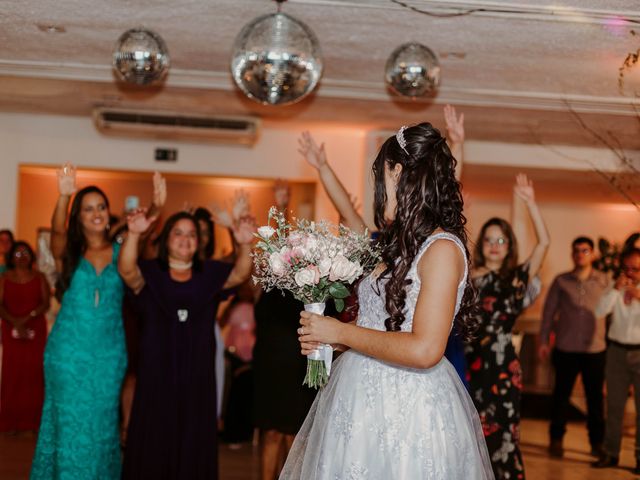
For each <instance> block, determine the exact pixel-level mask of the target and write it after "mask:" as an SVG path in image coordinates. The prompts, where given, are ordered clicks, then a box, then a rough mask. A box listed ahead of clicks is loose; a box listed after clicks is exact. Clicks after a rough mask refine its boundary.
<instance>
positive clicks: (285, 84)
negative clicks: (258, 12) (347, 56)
mask: <svg viewBox="0 0 640 480" xmlns="http://www.w3.org/2000/svg"><path fill="white" fill-rule="evenodd" d="M231 74H232V75H233V80H234V81H235V82H236V84H237V85H238V87H240V89H241V90H242V91H243V92H244V94H245V95H246V96H247V97H249V98H251V99H252V100H255V101H256V102H259V103H262V104H265V105H285V104H288V103H293V102H297V101H298V100H301V99H303V98H304V97H306V96H307V95H308V94H309V93H311V91H313V89H314V88H315V87H316V85H317V84H318V80H319V79H320V76H321V75H322V53H321V51H320V45H319V43H318V39H317V38H316V36H315V34H314V33H313V32H312V31H311V29H310V28H309V27H307V26H306V25H305V24H304V23H302V22H300V21H298V20H296V19H295V18H293V17H290V16H289V15H287V14H285V13H274V14H270V15H264V16H261V17H258V18H256V19H255V20H253V21H251V22H249V23H248V24H247V25H245V26H244V27H243V28H242V30H241V31H240V33H239V34H238V36H237V37H236V40H235V42H234V44H233V50H232V54H231Z"/></svg>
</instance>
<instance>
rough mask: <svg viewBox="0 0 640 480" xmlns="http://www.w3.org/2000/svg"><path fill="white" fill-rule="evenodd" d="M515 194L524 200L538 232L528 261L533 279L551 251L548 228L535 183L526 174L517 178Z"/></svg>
mask: <svg viewBox="0 0 640 480" xmlns="http://www.w3.org/2000/svg"><path fill="white" fill-rule="evenodd" d="M513 193H514V195H516V196H518V197H519V198H520V199H522V200H523V201H524V203H525V205H526V206H527V211H528V212H529V217H530V218H531V221H532V222H533V227H534V230H535V232H536V239H537V242H536V244H535V246H534V247H533V251H532V252H531V255H530V256H529V259H528V260H527V262H528V263H529V276H530V277H533V276H535V275H536V274H537V273H538V271H539V270H540V267H541V266H542V261H543V260H544V257H545V255H546V254H547V250H548V249H549V242H550V239H549V232H548V231H547V226H546V225H545V223H544V220H543V219H542V214H541V213H540V209H539V208H538V205H537V204H536V200H535V191H534V189H533V183H532V182H531V180H529V179H528V178H527V176H526V175H525V174H523V173H520V174H518V176H517V177H516V184H515V186H514V187H513Z"/></svg>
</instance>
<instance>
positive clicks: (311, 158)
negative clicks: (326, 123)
mask: <svg viewBox="0 0 640 480" xmlns="http://www.w3.org/2000/svg"><path fill="white" fill-rule="evenodd" d="M298 146H299V147H300V148H298V152H300V154H301V155H302V156H303V157H304V159H305V160H306V161H307V163H308V164H309V165H311V166H312V167H313V168H315V169H316V170H319V169H320V168H321V167H322V166H324V165H326V164H327V154H326V152H325V151H324V143H321V144H320V146H318V144H317V143H316V142H315V140H314V139H313V137H312V136H311V134H310V133H309V132H302V136H301V137H300V138H299V139H298Z"/></svg>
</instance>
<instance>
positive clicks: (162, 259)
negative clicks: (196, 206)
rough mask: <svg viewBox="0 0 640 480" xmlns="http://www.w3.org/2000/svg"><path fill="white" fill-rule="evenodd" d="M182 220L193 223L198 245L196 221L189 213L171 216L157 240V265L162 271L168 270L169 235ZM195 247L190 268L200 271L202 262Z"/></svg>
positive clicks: (198, 234)
mask: <svg viewBox="0 0 640 480" xmlns="http://www.w3.org/2000/svg"><path fill="white" fill-rule="evenodd" d="M184 219H186V220H189V221H190V222H191V223H193V226H194V227H195V229H196V238H197V245H200V229H199V228H198V220H196V218H195V217H194V216H193V215H192V214H190V213H189V212H178V213H174V214H173V215H171V216H170V217H169V218H168V219H167V221H166V222H165V224H164V226H163V227H162V232H160V236H159V237H158V240H157V243H158V263H160V267H162V269H163V270H169V245H168V243H169V234H170V233H171V230H172V229H173V227H175V225H176V223H178V222H179V221H180V220H184ZM197 245H196V252H195V253H194V254H193V260H192V262H193V264H192V267H191V268H193V270H194V271H200V270H201V269H202V260H201V259H200V255H198V249H197Z"/></svg>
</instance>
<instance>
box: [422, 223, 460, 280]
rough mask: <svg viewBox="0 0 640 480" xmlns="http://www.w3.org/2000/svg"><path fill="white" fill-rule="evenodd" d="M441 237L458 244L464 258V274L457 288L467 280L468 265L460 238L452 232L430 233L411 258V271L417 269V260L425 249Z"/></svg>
mask: <svg viewBox="0 0 640 480" xmlns="http://www.w3.org/2000/svg"><path fill="white" fill-rule="evenodd" d="M441 239H442V240H449V241H451V242H453V243H455V244H456V245H457V246H458V248H459V249H460V252H461V253H462V257H463V258H464V275H463V276H462V280H461V281H460V283H459V284H458V288H459V287H460V286H461V285H464V284H465V283H466V281H467V276H468V275H469V267H468V265H467V254H466V252H465V248H464V245H463V244H462V242H461V241H460V239H459V238H458V237H456V236H455V235H454V234H452V233H448V232H440V233H434V234H433V235H430V236H429V237H428V238H427V239H426V240H425V241H424V242H423V243H422V246H421V247H420V250H418V253H417V254H416V258H415V259H414V260H413V267H412V271H413V272H415V271H416V270H417V268H418V262H419V261H420V259H421V258H422V255H424V253H425V252H426V251H427V249H428V248H429V247H430V246H431V245H433V244H434V243H435V242H436V241H437V240H441Z"/></svg>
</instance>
